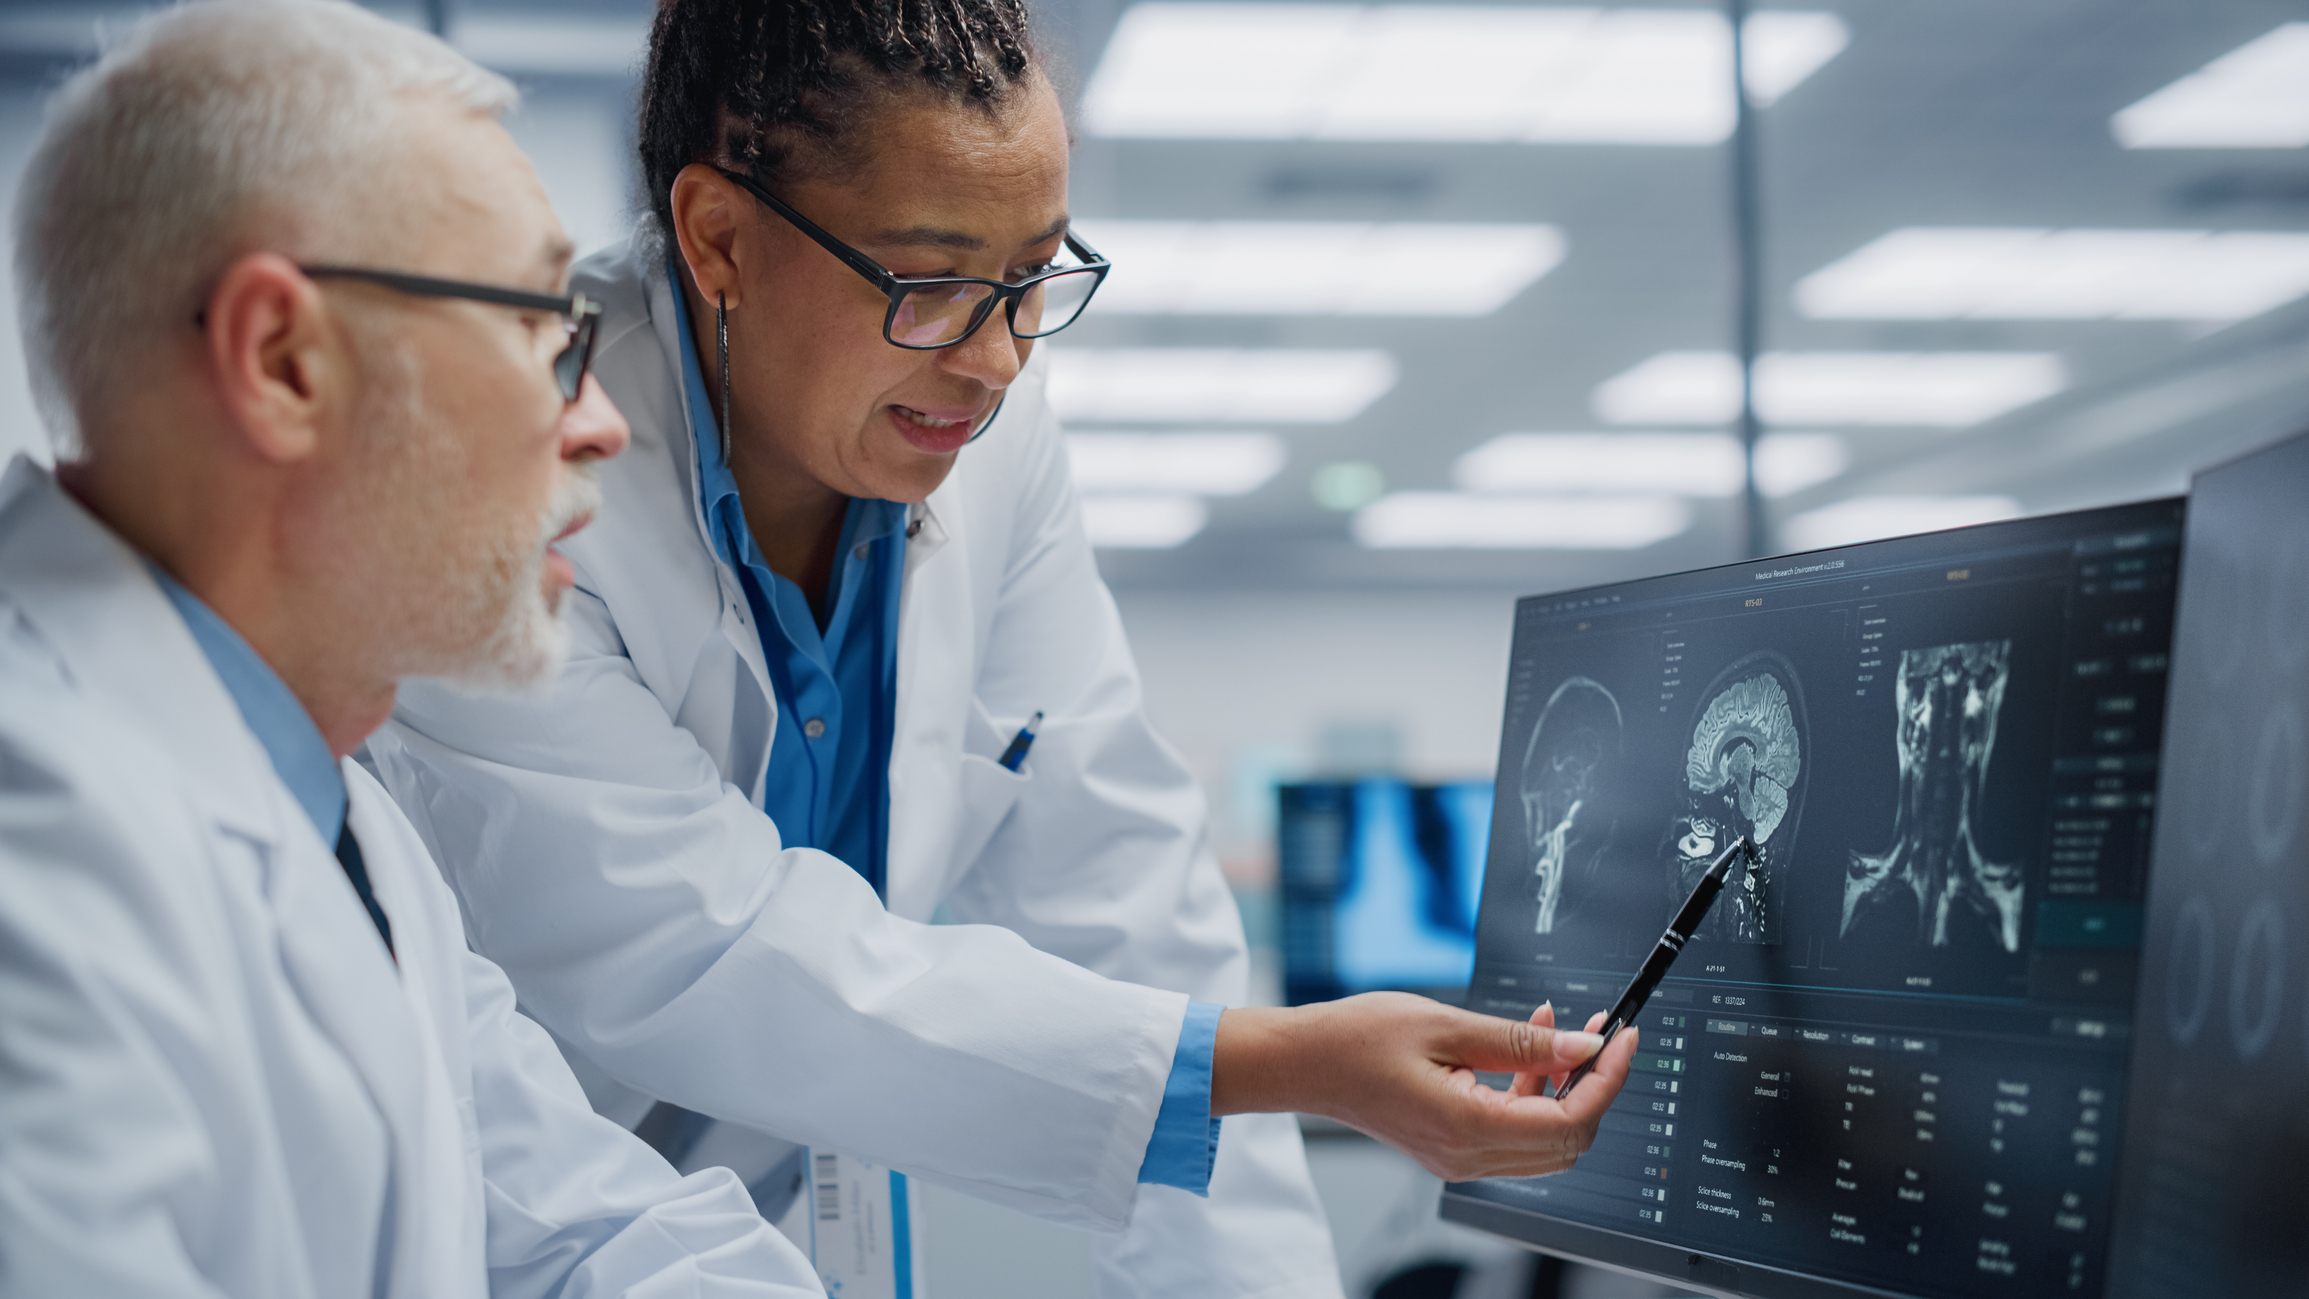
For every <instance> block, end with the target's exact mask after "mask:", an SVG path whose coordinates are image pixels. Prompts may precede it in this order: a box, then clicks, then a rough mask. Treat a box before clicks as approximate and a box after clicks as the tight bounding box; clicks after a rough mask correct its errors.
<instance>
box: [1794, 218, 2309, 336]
mask: <svg viewBox="0 0 2309 1299" xmlns="http://www.w3.org/2000/svg"><path fill="white" fill-rule="evenodd" d="M2303 294H2309V234H2302V233H2275V232H2271V233H2261V232H2252V231H2230V232H2223V233H2214V232H2211V231H2206V230H2042V229H1971V228H1961V227H1958V228H1942V227H1910V228H1908V229H1903V230H1895V231H1893V232H1892V233H1890V234H1888V235H1885V236H1884V237H1882V238H1880V239H1878V240H1876V241H1875V242H1874V243H1871V244H1868V245H1867V246H1866V247H1863V248H1861V249H1860V250H1859V251H1857V252H1854V253H1852V254H1851V255H1849V256H1847V257H1844V258H1842V259H1840V260H1838V261H1835V262H1831V263H1829V264H1828V265H1827V266H1824V267H1822V268H1820V269H1819V270H1817V271H1814V272H1813V273H1812V274H1810V275H1807V276H1805V277H1804V278H1803V279H1801V280H1799V281H1797V283H1796V291H1795V300H1796V309H1797V310H1798V311H1800V312H1802V313H1803V314H1804V315H1807V316H1810V317H1812V318H1814V319H1818V320H2195V321H2216V322H2220V321H2233V320H2242V319H2245V318H2246V317H2248V316H2257V315H2259V314H2261V313H2262V312H2264V311H2268V310H2269V309H2271V308H2273V307H2279V306H2283V305H2284V304H2285V303H2288V302H2291V301H2293V300H2294V299H2296V298H2299V297H2301V296H2302V295H2303Z"/></svg>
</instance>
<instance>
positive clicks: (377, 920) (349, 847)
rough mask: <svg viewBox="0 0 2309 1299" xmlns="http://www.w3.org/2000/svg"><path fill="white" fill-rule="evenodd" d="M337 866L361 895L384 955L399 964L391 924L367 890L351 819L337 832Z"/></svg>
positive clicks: (366, 871) (365, 866) (364, 866)
mask: <svg viewBox="0 0 2309 1299" xmlns="http://www.w3.org/2000/svg"><path fill="white" fill-rule="evenodd" d="M337 864H338V865H339V866H342V867H344V868H345V878H346V879H349V880H351V881H352V882H353V892H355V893H358V894H360V895H361V905H362V906H364V907H367V908H368V909H369V919H370V921H371V922H372V923H374V924H375V925H376V926H377V937H379V938H382V939H384V940H385V953H386V954H387V955H389V956H391V957H392V958H393V963H394V964H396V965H398V964H400V961H401V957H400V954H399V953H397V952H395V951H394V950H393V922H392V921H390V920H387V919H385V909H384V908H383V907H381V906H378V905H377V895H376V894H375V893H373V892H371V891H370V889H369V867H368V864H367V863H366V862H363V861H362V860H361V841H360V840H358V839H355V838H354V837H353V818H351V817H349V816H348V817H346V818H345V828H344V829H342V830H339V831H337Z"/></svg>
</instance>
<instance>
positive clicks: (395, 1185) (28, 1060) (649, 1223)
mask: <svg viewBox="0 0 2309 1299" xmlns="http://www.w3.org/2000/svg"><path fill="white" fill-rule="evenodd" d="M340 766H341V768H342V769H343V771H344V773H345V781H346V784H347V786H348V792H349V794H350V802H351V807H350V813H349V814H350V817H351V824H352V827H353V832H354V835H355V836H356V837H357V838H358V839H359V841H360V844H361V848H362V852H363V855H364V857H365V859H366V862H367V866H368V870H369V874H370V879H371V881H372V882H373V884H374V886H375V889H376V894H377V898H378V901H379V903H380V904H381V905H382V906H383V908H384V910H385V911H386V913H387V915H388V916H389V917H390V919H391V922H392V928H393V939H394V944H395V946H396V948H397V950H398V953H399V963H398V965H397V966H396V964H395V962H394V961H393V959H392V958H390V957H388V956H387V954H386V951H385V947H384V944H383V942H382V940H380V939H379V937H378V934H377V931H376V929H375V928H374V927H372V925H371V923H370V920H369V917H368V915H367V913H366V912H364V911H363V910H362V908H361V903H360V901H359V899H358V898H357V897H356V896H355V895H354V893H353V889H352V886H351V885H350V884H349V883H347V881H346V879H345V876H344V874H343V872H342V870H341V868H340V867H339V866H338V864H337V861H336V858H335V855H334V853H333V850H332V847H331V846H330V845H325V844H323V843H322V842H321V839H320V836H319V835H318V834H317V833H315V831H314V829H313V824H312V821H311V820H310V819H309V818H308V817H307V815H306V814H305V812H304V810H303V809H302V808H301V807H300V806H299V805H298V804H297V802H296V801H295V799H294V798H293V797H292V796H291V795H290V793H289V792H288V790H287V788H286V787H285V786H283V785H282V784H281V781H280V779H279V777H278V776H277V775H276V774H275V773H274V771H273V767H272V764H271V762H270V761H269V759H268V758H267V757H266V755H265V752H264V750H263V749H262V748H261V747H260V746H259V744H258V741H257V739H256V737H255V736H254V735H253V734H252V733H251V732H250V731H249V729H248V727H247V726H246V724H245V723H244V722H243V721H242V719H241V715H240V712H239V710H238V709H237V707H236V706H235V705H234V703H233V700H232V697H231V696H230V695H229V694H228V693H227V692H226V690H225V688H224V685H223V683H222V682H220V681H219V680H218V678H217V676H216V674H215V673H214V671H212V670H211V668H210V667H209V663H208V660H207V658H206V657H205V656H203V654H202V653H201V650H200V648H199V646H198V645H197V644H196V643H195V642H194V641H193V639H192V635H191V633H190V632H189V631H187V630H186V628H185V626H184V623H183V620H182V619H181V618H180V617H179V616H178V614H177V612H176V609H175V608H174V606H172V605H171V604H170V603H169V601H168V598H167V597H166V596H165V595H164V594H163V593H162V592H161V590H160V587H159V586H158V584H157V583H156V582H155V580H154V578H153V577H152V575H151V573H150V572H149V571H148V570H147V569H146V568H145V567H144V565H143V562H142V561H141V560H139V559H138V558H137V556H136V555H135V554H134V552H132V551H131V550H130V549H129V548H128V546H127V545H126V544H125V543H124V542H122V541H121V540H120V539H119V538H118V537H117V536H116V535H115V534H114V533H112V532H111V531H110V530H108V529H107V528H105V527H104V526H103V525H102V524H101V523H99V522H98V521H97V520H95V519H94V518H93V517H91V516H90V515H88V514H87V513H86V512H85V511H83V510H82V509H81V508H80V507H79V505H77V504H76V503H74V502H73V501H72V500H71V499H70V498H69V497H67V496H66V495H65V494H64V493H63V492H62V491H61V490H60V489H58V487H57V486H56V484H55V482H54V480H53V479H51V478H50V477H49V476H48V474H47V473H46V472H44V471H42V470H40V469H38V468H36V467H34V466H33V465H32V464H31V463H29V462H28V461H25V460H23V459H21V458H20V459H18V460H17V462H16V463H15V464H14V465H12V466H11V467H10V469H9V471H8V476H7V479H6V481H5V483H0V1294H4V1295H8V1296H16V1295H23V1296H27V1297H28V1299H29V1297H31V1296H39V1297H41V1299H48V1297H49V1296H66V1295H103V1296H106V1297H107V1299H112V1297H114V1296H131V1295H134V1296H161V1295H166V1296H191V1295H201V1296H221V1295H232V1296H235V1297H236V1299H290V1297H292V1296H313V1297H315V1299H321V1297H327V1299H336V1297H337V1296H347V1295H376V1296H396V1297H400V1299H457V1297H460V1296H475V1297H477V1296H481V1295H485V1294H494V1295H499V1296H523V1295H538V1296H545V1295H571V1296H575V1295H611V1294H630V1295H652V1296H654V1295H668V1296H672V1295H679V1296H685V1297H687V1296H698V1295H706V1294H712V1295H730V1296H737V1295H748V1296H764V1297H768V1296H785V1297H787V1299H802V1297H803V1296H811V1295H818V1294H820V1293H821V1291H820V1290H819V1288H818V1285H817V1281H816V1277H815V1274H814V1273H813V1272H812V1271H811V1269H810V1267H809V1265H808V1263H807V1262H806V1261H805V1260H804V1259H802V1258H801V1256H800V1255H799V1253H798V1252H797V1251H795V1250H794V1249H793V1247H792V1246H791V1245H789V1244H787V1243H786V1241H785V1240H784V1239H783V1238H782V1237H780V1236H779V1235H778V1234H777V1233H776V1232H775V1231H774V1230H772V1229H771V1228H770V1227H769V1226H768V1225H767V1224H765V1223H763V1222H762V1221H761V1220H760V1218H759V1217H758V1216H757V1215H756V1214H755V1213H754V1212H753V1206H752V1205H751V1203H750V1202H749V1201H748V1199H747V1197H746V1194H745V1192H744V1189H743V1188H742V1187H741V1186H740V1185H739V1184H738V1182H737V1180H736V1178H735V1177H734V1176H733V1175H732V1174H730V1173H729V1172H728V1171H727V1170H724V1169H715V1170H711V1171H710V1172H701V1173H697V1174H694V1175H692V1176H690V1177H688V1178H681V1177H679V1176H677V1175H676V1174H675V1173H674V1171H673V1170H672V1169H671V1168H669V1167H667V1166H666V1164H665V1162H664V1161H663V1160H662V1159H659V1158H658V1157H657V1155H656V1154H655V1153H654V1152H652V1151H651V1150H649V1149H648V1148H647V1147H646V1146H644V1145H642V1144H641V1142H640V1141H639V1140H638V1139H636V1138H634V1137H633V1136H631V1135H630V1134H628V1133H626V1132H623V1131H620V1130H619V1129H618V1128H617V1126H616V1125H615V1124H612V1123H609V1122H607V1121H605V1120H603V1119H602V1118H601V1117H600V1116H598V1115H596V1114H594V1113H593V1112H592V1111H591V1109H590V1108H589V1107H588V1106H587V1104H586V1101H585V1096H584V1093H583V1092H581V1091H580V1090H579V1088H578V1086H577V1083H576V1080H575V1079H574V1078H572V1077H571V1076H570V1073H569V1070H568V1067H567V1066H566V1065H565V1064H564V1063H563V1062H562V1060H561V1059H560V1057H559V1056H558V1055H557V1054H556V1053H555V1050H554V1047H553V1044H552V1042H551V1040H550V1039H548V1038H547V1036H546V1035H545V1033H544V1032H543V1031H542V1030H541V1029H539V1028H538V1027H537V1026H536V1025H535V1024H532V1023H530V1022H529V1021H527V1020H525V1019H523V1018H522V1017H521V1016H520V1015H518V1014H517V1013H516V1012H515V1010H514V1004H513V990H512V988H511V987H510V986H509V985H508V984H507V983H506V982H505V979H504V976H503V975H501V974H500V973H499V972H498V971H497V969H496V967H494V966H492V965H490V964H489V963H488V962H487V961H484V960H482V959H481V958H479V957H477V956H474V955H473V954H471V953H470V952H468V951H467V950H466V948H465V944H464V938H463V933H462V929H461V927H460V924H459V921H458V915H457V909H456V901H455V899H454V898H452V897H451V896H450V895H449V893H448V890H447V889H445V888H444V887H443V886H442V884H441V880H440V878H439V876H438V874H437V873H436V871H435V868H434V867H433V865H432V863H431V862H430V861H429V860H427V858H426V857H425V849H424V846H423V845H422V843H421V842H420V841H419V840H418V838H417V836H416V834H415V832H414V831H413V830H412V829H411V828H410V826H409V824H408V822H407V821H406V820H405V819H404V818H403V817H402V816H401V814H400V811H399V810H398V809H397V808H396V807H394V805H393V802H392V800H391V799H390V798H388V797H387V796H386V795H385V792H384V791H383V790H382V789H381V788H379V787H378V786H377V784H376V782H375V781H373V780H371V779H370V778H369V777H368V776H367V775H366V774H365V773H364V772H362V771H361V770H360V768H359V767H357V766H355V765H354V764H353V763H351V762H345V763H341V764H340Z"/></svg>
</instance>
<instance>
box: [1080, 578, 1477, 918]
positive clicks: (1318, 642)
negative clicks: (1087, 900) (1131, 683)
mask: <svg viewBox="0 0 2309 1299" xmlns="http://www.w3.org/2000/svg"><path fill="white" fill-rule="evenodd" d="M1116 603H1117V604H1118V605H1120V607H1121V609H1122V617H1123V623H1124V626H1125V627H1126V628H1127V629H1128V632H1129V635H1130V640H1131V646H1132V648H1133V649H1134V650H1135V651H1136V652H1137V655H1138V661H1139V669H1140V671H1141V672H1142V673H1143V674H1144V676H1145V678H1146V696H1147V711H1148V713H1149V715H1150V716H1151V717H1152V718H1153V719H1154V723H1155V726H1156V727H1157V728H1158V729H1159V730H1160V731H1161V732H1162V734H1163V736H1164V738H1166V739H1168V740H1169V741H1170V742H1171V743H1172V744H1174V745H1176V746H1177V747H1178V749H1179V750H1180V751H1181V752H1182V753H1184V754H1185V755H1186V758H1187V761H1188V762H1189V763H1190V764H1191V765H1192V766H1193V767H1194V769H1195V772H1196V774H1197V775H1198V776H1200V777H1201V778H1202V781H1203V785H1204V788H1205V789H1206V790H1208V791H1209V792H1210V795H1211V802H1212V807H1211V811H1212V832H1213V838H1214V840H1215V841H1216V843H1217V845H1218V848H1219V852H1220V856H1221V857H1222V859H1224V860H1226V861H1227V862H1228V865H1229V869H1230V871H1231V872H1233V873H1235V874H1236V875H1237V877H1238V878H1243V877H1245V876H1248V877H1250V878H1254V879H1255V878H1257V877H1258V875H1259V873H1260V870H1261V867H1262V866H1263V864H1264V862H1265V859H1266V858H1265V855H1266V854H1269V853H1271V852H1272V844H1271V842H1269V835H1270V834H1271V829H1272V824H1273V812H1272V797H1271V795H1270V794H1269V793H1268V790H1269V788H1270V785H1271V782H1272V780H1274V779H1276V778H1282V779H1291V778H1295V777H1302V776H1307V775H1311V774H1315V773H1317V772H1320V771H1322V770H1324V769H1325V768H1326V767H1327V766H1330V765H1333V764H1330V763H1327V762H1326V761H1325V752H1324V750H1325V747H1326V743H1325V732H1326V730H1330V731H1334V732H1336V731H1340V730H1348V731H1352V732H1369V731H1373V730H1381V729H1385V728H1392V729H1393V730H1394V731H1395V733H1396V734H1397V735H1398V736H1399V743H1398V745H1397V754H1396V759H1397V760H1396V762H1395V764H1394V766H1395V767H1396V769H1398V770H1401V771H1403V772H1405V773H1407V774H1409V775H1411V776H1413V777H1415V778H1421V779H1428V778H1432V779H1464V778H1468V777H1476V778H1482V779H1489V778H1490V775H1491V772H1492V768H1493V765H1494V764H1495V763H1496V761H1497V759H1498V753H1499V726H1500V710H1501V708H1502V706H1503V703H1504V701H1505V699H1506V695H1507V646H1508V634H1509V631H1510V628H1511V626H1512V620H1513V617H1514V600H1513V597H1512V596H1510V595H1506V594H1496V593H1472V592H1405V591H1398V592H1388V591H1360V592H1357V591H1257V592H1205V591H1155V590H1141V591H1129V590H1125V591H1121V592H1118V593H1117V595H1116ZM1332 747H1334V748H1335V747H1337V746H1336V745H1335V744H1334V745H1333V746H1332Z"/></svg>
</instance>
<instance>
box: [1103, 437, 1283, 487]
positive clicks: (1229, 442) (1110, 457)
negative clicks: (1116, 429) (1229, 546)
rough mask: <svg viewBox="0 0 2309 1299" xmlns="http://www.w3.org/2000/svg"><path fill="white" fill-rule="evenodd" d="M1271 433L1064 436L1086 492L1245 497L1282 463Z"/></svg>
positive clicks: (1278, 443)
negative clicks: (1190, 493) (1172, 493)
mask: <svg viewBox="0 0 2309 1299" xmlns="http://www.w3.org/2000/svg"><path fill="white" fill-rule="evenodd" d="M1286 454H1287V453H1286V452H1285V450H1284V447H1283V439H1281V438H1279V437H1276V436H1275V435H1274V434H1272V433H1076V434H1073V435H1071V436H1069V437H1068V438H1067V439H1066V457H1067V460H1068V461H1069V462H1071V463H1072V464H1073V466H1074V485H1075V487H1076V488H1078V489H1080V490H1081V491H1084V492H1132V491H1136V492H1192V493H1195V494H1196V495H1199V496H1241V495H1243V494H1245V493H1247V492H1254V491H1257V490H1258V489H1259V488H1260V487H1261V486H1263V485H1265V483H1266V481H1267V480H1268V479H1270V478H1273V477H1274V476H1275V474H1276V471H1278V470H1280V469H1281V468H1282V467H1283V461H1284V459H1285V458H1286Z"/></svg>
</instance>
